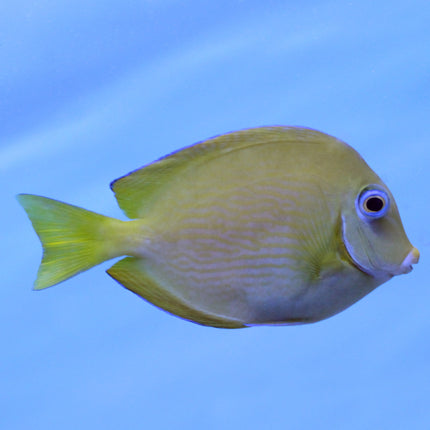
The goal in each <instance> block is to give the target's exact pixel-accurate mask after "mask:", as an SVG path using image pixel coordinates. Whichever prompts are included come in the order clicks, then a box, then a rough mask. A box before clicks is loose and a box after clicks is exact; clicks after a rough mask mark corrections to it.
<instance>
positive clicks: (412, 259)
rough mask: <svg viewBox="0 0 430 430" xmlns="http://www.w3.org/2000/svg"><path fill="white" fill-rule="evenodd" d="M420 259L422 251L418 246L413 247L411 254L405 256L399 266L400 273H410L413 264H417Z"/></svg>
mask: <svg viewBox="0 0 430 430" xmlns="http://www.w3.org/2000/svg"><path fill="white" fill-rule="evenodd" d="M419 259H420V252H419V251H418V249H417V248H415V247H413V248H412V249H411V251H410V252H409V254H408V255H407V256H406V257H405V259H404V260H403V262H402V264H401V265H400V267H399V274H403V273H409V272H411V271H412V269H413V267H412V265H413V264H417V263H418V261H419Z"/></svg>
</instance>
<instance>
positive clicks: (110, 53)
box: [0, 0, 430, 430]
mask: <svg viewBox="0 0 430 430" xmlns="http://www.w3.org/2000/svg"><path fill="white" fill-rule="evenodd" d="M429 18H430V3H429V2H428V1H424V0H422V1H414V0H409V1H407V2H405V1H386V2H375V1H370V0H369V1H366V0H360V1H348V2H347V1H341V0H333V1H322V0H319V1H300V2H299V1H269V0H267V1H248V0H244V1H237V0H228V1H227V0H217V1H176V0H162V1H161V0H160V1H155V0H153V1H149V0H148V1H143V0H141V1H87V0H85V1H83V0H75V1H73V2H67V1H65V0H55V1H54V0H40V1H37V2H36V1H24V0H14V1H11V0H9V1H3V2H1V3H0V183H1V191H0V193H1V201H2V205H1V211H0V222H1V223H0V225H1V232H0V235H1V250H0V252H1V263H0V264H1V281H0V282H1V288H0V326H1V329H0V345H1V354H0V408H1V412H0V428H2V429H8V430H15V429H24V428H27V429H44V430H50V429H62V430H67V429H76V428H79V429H122V428H124V429H146V428H148V429H172V428H183V429H202V428H204V429H233V428H234V429H238V428H249V429H293V430H295V429H310V428H312V429H326V428H327V429H360V430H362V429H390V430H392V429H406V428H407V429H424V428H429V426H430V409H429V407H428V404H429V398H430V377H429V376H430V373H429V372H430V346H429V331H430V321H429V318H428V316H429V303H430V289H429V288H428V278H427V276H426V274H427V273H428V270H429V266H428V264H429V263H428V259H427V255H428V252H429V247H430V231H429V222H428V218H429V191H428V184H429V181H430V169H429V161H430V156H429V147H428V145H429V141H430V130H429V114H430V55H429V53H430V31H429V27H428V25H429V24H428V23H429ZM273 124H285V125H303V126H308V127H312V128H316V129H319V130H321V131H324V132H327V133H330V134H333V135H335V136H337V137H339V138H341V139H343V140H345V141H346V142H348V143H349V144H351V145H352V146H353V147H355V148H356V149H357V150H358V151H359V152H360V153H361V154H362V155H363V157H364V158H365V159H366V160H367V161H368V163H369V164H370V166H372V167H373V168H374V169H375V170H376V172H377V173H378V174H379V175H380V176H381V177H382V178H383V179H384V180H385V182H386V183H387V184H388V185H389V186H390V188H391V190H392V192H393V194H394V195H395V197H396V200H397V203H398V206H399V207H400V211H401V214H402V218H403V221H404V224H405V227H406V230H407V233H408V235H409V237H410V239H411V241H412V242H413V244H414V245H415V246H416V247H417V248H418V249H419V250H420V251H421V254H422V258H421V262H420V264H419V265H417V266H416V268H415V270H414V271H413V272H412V273H411V274H409V275H407V276H399V277H397V278H395V279H393V280H392V281H390V282H389V283H388V284H384V285H383V286H381V287H379V288H378V289H377V290H376V291H374V292H373V293H371V294H370V295H369V296H367V297H366V298H365V299H363V300H362V301H361V302H359V303H358V304H356V305H354V306H353V307H351V308H350V309H348V310H346V311H345V312H343V313H341V314H339V315H337V316H335V317H333V318H331V319H328V320H326V321H323V322H320V323H317V324H314V325H308V326H296V327H281V328H279V327H278V328H270V327H269V328H251V329H245V330H230V331H229V330H220V329H213V328H205V327H200V326H197V325H194V324H191V323H188V322H185V321H183V320H181V319H178V318H174V317H172V316H169V315H168V314H166V313H164V312H162V311H160V310H158V309H156V308H154V307H152V306H150V305H148V304H146V303H145V302H144V301H142V300H139V299H138V298H137V297H136V296H134V295H133V294H131V293H129V292H128V291H126V290H124V289H122V288H121V287H119V285H118V284H116V283H115V282H114V281H113V280H112V279H110V278H109V277H108V276H107V275H105V274H104V270H105V269H107V268H108V267H110V265H111V263H104V264H103V265H101V266H99V267H97V268H94V269H92V270H90V271H88V272H86V273H84V274H81V275H79V276H78V277H75V278H73V279H71V280H69V281H67V282H66V283H64V284H62V285H60V286H57V287H54V288H51V289H48V290H45V291H42V292H33V291H31V287H32V283H33V281H34V279H35V276H36V272H37V268H38V265H39V261H40V258H41V248H40V245H39V242H38V239H37V237H36V235H35V234H34V233H33V230H32V227H31V225H30V223H29V222H28V220H27V218H26V215H25V213H24V211H23V210H22V209H21V208H20V207H19V205H18V203H17V202H16V200H15V195H16V194H17V193H19V192H29V193H35V194H41V195H46V196H49V197H52V198H57V199H60V200H63V201H66V202H70V203H74V204H76V205H79V206H83V207H85V208H88V209H92V210H94V211H97V212H101V213H104V214H106V215H110V216H116V217H119V218H121V219H124V216H123V214H122V213H121V211H120V209H119V208H118V207H117V205H116V202H115V199H114V197H113V194H112V193H111V191H110V189H109V187H108V185H109V183H110V181H111V180H113V179H115V178H117V177H119V176H122V175H123V174H125V173H127V172H128V171H130V170H133V169H136V168H138V167H139V166H141V165H144V164H146V163H149V162H151V161H153V160H154V159H156V158H158V157H160V156H162V155H164V154H167V153H169V152H171V151H173V150H175V149H178V148H181V147H183V146H186V145H189V144H191V143H194V142H196V141H199V140H203V139H206V138H208V137H211V136H213V135H216V134H220V133H224V132H228V131H232V130H237V129H241V128H246V127H252V126H259V125H273ZM339 180H342V178H339ZM426 279H427V281H426Z"/></svg>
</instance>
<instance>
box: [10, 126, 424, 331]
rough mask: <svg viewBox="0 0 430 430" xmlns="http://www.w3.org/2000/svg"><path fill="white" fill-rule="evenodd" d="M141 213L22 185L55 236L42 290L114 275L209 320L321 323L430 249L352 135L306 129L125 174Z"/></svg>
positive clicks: (226, 142) (123, 192) (223, 144)
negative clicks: (114, 213)
mask: <svg viewBox="0 0 430 430" xmlns="http://www.w3.org/2000/svg"><path fill="white" fill-rule="evenodd" d="M111 189H112V191H113V192H114V194H115V197H116V199H117V202H118V205H119V207H120V208H121V209H122V210H123V212H124V213H125V215H126V216H127V218H129V219H128V220H126V221H124V220H119V219H115V218H111V217H108V216H104V215H100V214H98V213H95V212H92V211H88V210H85V209H82V208H80V207H77V206H73V205H69V204H66V203H63V202H60V201H57V200H53V199H49V198H46V197H42V196H37V195H33V194H19V195H18V196H17V198H18V201H19V203H20V204H21V205H22V206H23V208H24V209H25V211H26V213H27V215H28V217H29V218H30V221H31V222H32V225H33V227H34V229H35V231H36V233H37V235H38V236H39V239H40V241H41V243H42V246H43V257H42V262H41V265H40V267H39V271H38V275H37V279H36V281H35V284H34V289H36V290H41V289H45V288H47V287H50V286H53V285H56V284H58V283H60V282H63V281H65V280H66V279H68V278H70V277H72V276H75V275H77V274H78V273H81V272H83V271H85V270H88V269H90V268H91V267H93V266H96V265H98V264H100V263H102V262H104V261H107V260H110V259H114V258H118V257H124V258H122V259H119V260H118V261H117V262H115V264H114V265H113V266H112V267H111V268H109V269H108V270H107V273H108V274H109V275H110V276H111V277H112V278H113V279H114V280H116V281H117V282H118V283H119V284H121V285H122V286H124V287H125V288H127V289H128V290H130V291H132V292H133V293H135V294H137V295H138V296H140V297H141V298H143V299H145V300H146V301H147V302H149V303H151V304H153V305H155V306H156V307H158V308H160V309H162V310H164V311H167V312H168V313H170V314H172V315H175V316H178V317H180V318H182V319H184V320H188V321H191V322H194V323H197V324H200V325H204V326H212V327H219V328H244V327H251V326H259V325H293V324H306V323H314V322H317V321H321V320H324V319H326V318H328V317H331V316H333V315H335V314H338V313H339V312H341V311H343V310H345V309H346V308H348V307H349V306H351V305H352V304H354V303H355V302H357V301H358V300H360V299H362V298H363V297H364V296H366V295H367V294H368V293H370V292H371V291H373V290H374V289H375V288H376V287H377V286H379V285H381V284H383V283H384V282H386V281H388V280H390V279H391V278H392V277H394V276H396V275H400V274H406V273H409V272H410V271H411V270H412V266H413V265H414V264H416V263H417V262H418V260H419V255H420V254H419V251H418V250H417V249H416V248H415V247H414V246H412V244H411V243H410V241H409V239H408V237H407V235H406V233H405V230H404V227H403V225H402V221H401V219H400V215H399V211H398V208H397V206H396V203H395V200H394V198H393V195H392V194H391V192H390V190H389V189H388V187H387V186H386V185H385V184H384V183H383V182H382V180H381V179H380V178H379V177H378V176H377V175H376V173H375V172H374V171H373V170H372V169H371V168H370V167H369V166H368V165H367V164H366V162H365V161H364V160H363V158H362V157H361V156H360V155H359V154H358V152H356V151H355V150H354V149H353V148H352V147H351V146H349V145H348V144H346V143H345V142H343V141H341V140H339V139H337V138H335V137H333V136H330V135H328V134H325V133H322V132H320V131H317V130H313V129H311V128H305V127H289V126H265V127H256V128H249V129H245V130H240V131H235V132H230V133H226V134H222V135H219V136H216V137H213V138H210V139H208V140H206V141H202V142H199V143H196V144H194V145H191V146H189V147H186V148H183V149H181V150H178V151H176V152H173V153H171V154H169V155H167V156H165V157H162V158H160V159H159V160H157V161H155V162H153V163H151V164H149V165H146V166H144V167H142V168H140V169H138V170H135V171H133V172H131V173H129V174H127V175H125V176H123V177H121V178H119V179H117V180H115V181H113V182H112V183H111Z"/></svg>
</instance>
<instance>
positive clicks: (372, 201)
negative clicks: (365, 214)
mask: <svg viewBox="0 0 430 430" xmlns="http://www.w3.org/2000/svg"><path fill="white" fill-rule="evenodd" d="M365 205H366V209H367V210H368V211H369V212H379V211H380V210H381V209H382V208H383V207H384V200H382V199H381V197H369V198H368V199H367V200H366V203H365Z"/></svg>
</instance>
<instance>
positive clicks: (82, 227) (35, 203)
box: [17, 194, 122, 290]
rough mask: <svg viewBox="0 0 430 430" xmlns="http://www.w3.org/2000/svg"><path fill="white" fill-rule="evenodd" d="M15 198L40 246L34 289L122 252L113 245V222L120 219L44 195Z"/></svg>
mask: <svg viewBox="0 0 430 430" xmlns="http://www.w3.org/2000/svg"><path fill="white" fill-rule="evenodd" d="M17 198H18V201H19V203H20V204H21V205H22V206H23V208H24V209H25V211H26V212H27V215H28V217H29V218H30V220H31V222H32V224H33V227H34V229H35V231H36V233H37V235H38V236H39V239H40V241H41V242H42V246H43V258H42V263H41V265H40V267H39V271H38V274H37V279H36V281H35V283H34V289H35V290H41V289H43V288H47V287H51V286H52V285H55V284H58V283H59V282H62V281H64V280H66V279H68V278H70V277H72V276H74V275H77V274H78V273H80V272H83V271H84V270H87V269H90V268H91V267H93V266H95V265H97V264H100V263H102V262H103V261H106V260H109V259H111V258H114V257H117V256H118V255H121V253H120V254H118V253H117V252H119V249H118V247H116V246H115V245H116V240H115V238H116V237H117V235H116V234H115V226H117V225H119V224H121V223H122V221H119V220H116V219H114V218H109V217H105V216H103V215H99V214H96V213H94V212H90V211H87V210H85V209H82V208H79V207H77V206H72V205H68V204H66V203H62V202H59V201H57V200H52V199H48V198H46V197H41V196H35V195H31V194H20V195H18V196H17ZM115 248H116V249H115Z"/></svg>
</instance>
